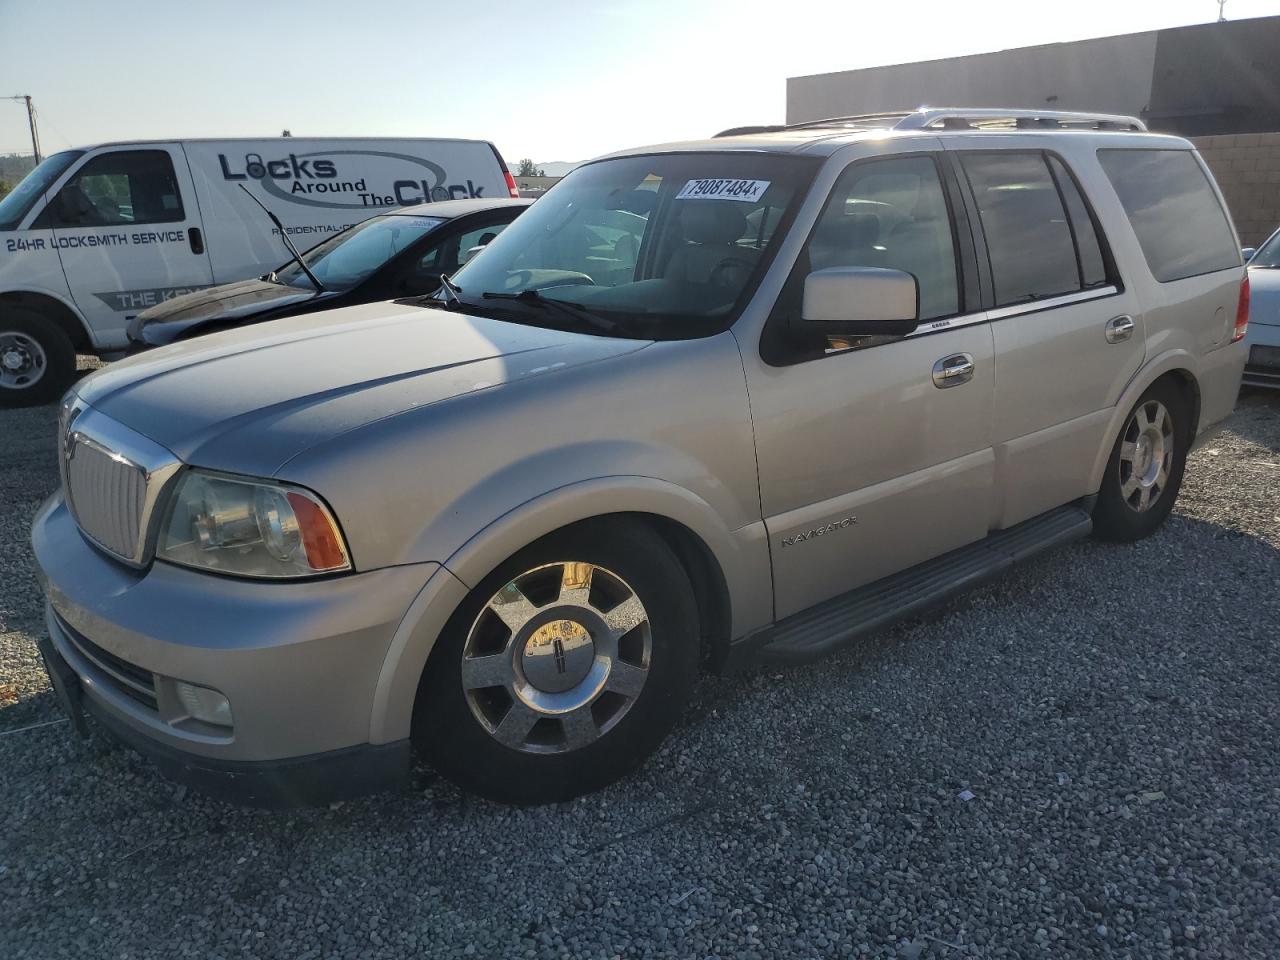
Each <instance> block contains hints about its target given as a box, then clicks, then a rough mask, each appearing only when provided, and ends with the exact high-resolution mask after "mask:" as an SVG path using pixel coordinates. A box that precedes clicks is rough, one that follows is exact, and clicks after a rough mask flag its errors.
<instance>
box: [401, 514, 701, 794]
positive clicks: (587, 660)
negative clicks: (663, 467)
mask: <svg viewBox="0 0 1280 960" xmlns="http://www.w3.org/2000/svg"><path fill="white" fill-rule="evenodd" d="M698 637H699V631H698V621H697V604H696V602H695V599H694V596H693V589H692V587H691V586H690V583H689V579H688V577H687V576H686V575H685V572H684V569H683V567H682V566H681V564H680V561H679V560H678V558H677V557H676V556H675V554H674V553H673V552H672V551H671V549H670V547H668V546H667V545H666V543H665V542H664V541H663V540H662V538H661V537H659V536H658V535H657V534H656V533H654V532H653V531H652V530H650V529H649V528H647V527H644V526H641V525H639V524H635V523H631V522H627V521H623V520H612V519H611V520H602V521H595V522H591V523H586V524H582V525H579V526H577V527H574V528H570V529H569V530H565V531H562V532H560V533H557V534H552V535H551V536H548V537H546V538H544V539H543V540H540V541H538V542H537V543H535V544H533V545H532V546H530V547H527V548H526V549H524V550H522V551H520V552H519V553H518V554H516V555H515V556H513V557H512V558H511V559H510V560H508V561H507V562H506V563H504V564H503V565H502V566H500V567H499V568H498V569H497V570H496V571H494V573H493V574H491V575H490V576H489V577H488V578H486V580H485V581H484V582H483V583H481V584H480V586H479V587H478V588H477V589H476V590H474V591H473V592H472V593H471V595H470V596H469V597H468V598H467V600H466V601H465V602H464V603H463V604H462V606H461V607H460V608H459V609H458V611H457V612H456V613H455V614H454V616H453V617H452V618H451V619H450V621H449V623H448V625H447V626H446V627H445V630H444V632H443V633H442V634H441V636H440V640H439V641H438V644H437V648H436V650H435V651H434V652H433V653H432V656H431V660H430V662H429V663H428V665H427V670H426V672H425V673H424V675H423V678H422V682H421V684H420V686H419V692H418V702H417V706H416V708H415V711H414V740H415V743H416V744H417V746H418V749H419V750H420V751H421V752H422V753H423V754H424V755H425V757H426V758H427V759H428V760H429V761H430V762H431V763H432V765H434V766H435V767H436V769H438V770H439V771H440V772H441V773H443V774H444V775H446V776H447V777H449V778H450V779H451V780H453V781H454V782H455V783H457V784H459V785H460V786H462V787H464V788H465V789H468V790H471V791H473V792H475V793H479V794H481V795H483V796H486V797H489V798H490V799H494V800H500V801H504V802H512V803H547V802H553V801H558V800H567V799H569V798H571V797H575V796H578V795H580V794H583V793H588V792H590V791H592V790H597V789H599V788H601V787H603V786H605V785H607V784H609V783H612V782H613V781H615V780H617V779H619V778H621V777H623V776H625V775H626V774H628V773H630V772H631V771H633V770H634V769H636V768H637V767H639V766H640V764H641V763H642V762H643V761H644V760H645V758H647V757H648V756H649V755H650V754H651V753H652V752H653V751H654V750H656V749H657V748H658V745H659V744H660V743H661V742H662V740H663V738H664V737H665V736H666V735H667V733H668V732H669V731H670V730H671V728H672V726H674V724H675V722H676V720H677V719H678V717H679V715H680V711H681V709H682V708H683V707H684V705H685V703H686V702H687V700H688V697H689V693H690V690H691V688H692V684H693V679H694V676H695V674H696V672H697V667H698V659H699V653H698Z"/></svg>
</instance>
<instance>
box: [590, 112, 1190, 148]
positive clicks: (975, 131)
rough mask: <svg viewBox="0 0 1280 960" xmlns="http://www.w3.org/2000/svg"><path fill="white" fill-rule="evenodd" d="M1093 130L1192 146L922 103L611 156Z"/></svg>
mask: <svg viewBox="0 0 1280 960" xmlns="http://www.w3.org/2000/svg"><path fill="white" fill-rule="evenodd" d="M997 133H999V134H1017V135H1023V136H1025V135H1034V134H1042V135H1043V134H1053V135H1067V134H1069V135H1071V136H1072V137H1078V136H1084V135H1092V136H1094V137H1097V138H1099V140H1105V141H1106V142H1109V143H1112V144H1116V142H1117V140H1120V141H1124V140H1129V141H1131V142H1132V143H1133V144H1134V145H1136V144H1139V143H1140V144H1143V145H1146V146H1152V145H1155V143H1158V144H1159V145H1160V146H1162V147H1166V148H1168V147H1175V148H1180V149H1192V146H1191V144H1190V143H1189V142H1188V141H1186V140H1184V139H1182V138H1181V137H1175V136H1170V135H1166V134H1158V133H1150V132H1148V131H1147V127H1146V124H1144V123H1143V122H1142V121H1141V120H1139V119H1138V118H1137V117H1128V116H1122V115H1119V114H1097V113H1074V112H1067V111H1049V110H1003V109H992V108H986V107H974V108H963V107H947V108H921V109H920V110H915V111H910V112H907V111H902V112H894V113H881V114H865V115H859V116H850V117H830V118H827V119H824V120H810V121H806V122H803V123H793V124H778V125H768V126H747V127H734V128H731V129H729V130H724V131H722V132H720V133H718V134H716V135H715V136H713V137H710V138H707V139H705V140H690V141H684V142H679V143H666V144H659V145H656V146H652V147H647V148H644V149H640V150H625V151H619V152H618V153H614V154H610V156H628V155H634V154H637V153H666V152H685V151H688V152H694V151H705V152H720V151H748V152H765V153H800V154H810V155H818V156H829V155H830V154H832V153H834V152H835V151H836V150H838V149H840V148H841V147H844V146H847V145H849V144H851V143H856V142H859V141H863V140H873V139H874V140H883V139H885V138H886V137H919V136H930V137H939V136H946V137H947V138H948V139H951V138H952V137H953V136H957V135H960V136H965V137H966V138H967V137H970V136H975V137H976V136H986V135H989V134H997Z"/></svg>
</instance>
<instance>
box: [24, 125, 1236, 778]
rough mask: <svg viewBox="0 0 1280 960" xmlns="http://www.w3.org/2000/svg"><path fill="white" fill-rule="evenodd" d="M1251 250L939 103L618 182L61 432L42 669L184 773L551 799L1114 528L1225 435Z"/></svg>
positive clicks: (1203, 199) (1196, 170)
mask: <svg viewBox="0 0 1280 960" xmlns="http://www.w3.org/2000/svg"><path fill="white" fill-rule="evenodd" d="M1246 292H1247V286H1246V279H1245V269H1244V267H1243V264H1242V262H1241V257H1240V247H1239V244H1238V242H1237V240H1236V238H1235V235H1234V231H1233V228H1232V226H1231V223H1230V221H1229V219H1228V217H1227V214H1226V213H1225V211H1224V207H1223V204H1222V199H1221V196H1220V195H1219V193H1218V190H1217V189H1216V187H1215V186H1214V184H1213V181H1212V179H1211V178H1210V176H1209V174H1208V172H1207V170H1206V169H1205V167H1204V164H1203V163H1202V162H1201V160H1200V158H1199V157H1198V156H1197V154H1196V153H1195V151H1194V150H1193V149H1192V147H1191V145H1190V144H1189V143H1187V142H1186V141H1185V140H1181V139H1177V138H1174V137H1168V136H1157V135H1153V134H1149V133H1146V132H1145V131H1144V129H1143V127H1142V124H1141V123H1140V122H1139V121H1137V120H1134V119H1132V118H1125V117H1111V116H1091V115H1080V114H1058V113H1054V114H1050V113H1035V114H1019V113H1016V112H1009V111H977V110H950V111H936V110H935V111H922V112H917V113H913V114H908V115H894V116H878V117H857V118H844V119H836V120H828V121H823V122H821V123H814V124H805V125H803V126H800V127H794V126H793V127H786V128H755V129H748V130H741V131H731V132H730V133H729V135H724V136H721V137H717V138H713V139H710V140H706V141H701V142H696V143H682V144H674V145H667V146H660V147H653V148H649V149H644V150H635V151H629V152H626V153H621V154H616V155H614V156H610V157H606V158H603V159H601V160H597V161H595V162H592V163H589V164H586V165H585V166H582V167H580V168H579V169H577V170H575V171H574V172H573V173H572V174H570V175H569V176H568V177H567V178H566V179H565V180H564V181H563V182H562V183H561V184H559V185H558V186H557V187H556V188H555V189H554V190H552V191H551V192H550V193H549V194H548V195H547V196H546V197H544V198H543V199H540V200H539V201H538V202H537V203H536V204H534V205H533V206H532V207H531V208H530V209H529V210H528V211H527V212H526V213H525V214H524V215H523V216H522V217H521V218H520V219H519V220H517V221H516V222H515V223H514V224H513V225H512V226H511V227H509V228H508V229H507V230H506V231H505V232H503V233H502V234H501V235H500V236H499V237H498V238H497V239H496V240H494V241H493V243H492V244H491V245H490V246H489V247H488V248H487V249H486V250H485V251H484V252H483V253H482V254H480V255H479V256H477V257H476V258H475V259H474V260H472V261H471V262H470V263H468V264H467V265H466V266H465V267H463V268H462V269H461V270H460V271H459V272H458V273H457V274H456V275H455V276H454V277H453V278H452V280H451V281H448V282H446V284H445V286H444V287H443V288H442V289H441V290H440V291H439V292H438V293H437V294H435V295H433V296H431V297H427V298H422V299H415V300H402V301H398V302H395V303H379V304H371V305H365V306H358V307H352V308H349V309H344V310H335V311H331V312H329V313H326V314H323V315H315V316H305V317H297V318H291V319H285V320H280V321H276V322H273V323H269V324H265V325H262V326H258V327H254V328H251V329H246V330H242V331H230V332H227V333H221V334H216V335H213V336H210V337H207V338H203V339H199V340H196V341H193V342H190V343H184V344H178V345H175V346H172V347H166V348H163V349H160V350H157V351H154V352H152V353H149V354H146V355H144V356H140V357H137V358H135V359H132V360H128V361H125V362H122V363H118V364H115V365H114V366H111V367H108V368H106V369H104V370H102V371H100V372H98V373H96V374H94V375H93V376H90V377H88V378H86V379H85V380H84V381H83V382H82V383H80V384H79V385H78V386H77V387H76V388H75V390H74V391H73V392H72V393H70V394H69V395H68V396H67V397H66V400H65V401H64V403H63V409H62V416H61V434H60V438H59V444H60V453H61V464H62V490H61V492H59V493H57V494H55V495H54V496H53V497H52V498H51V499H50V500H49V501H48V503H46V504H45V505H44V506H43V508H42V509H41V510H40V512H39V515H38V516H37V518H36V521H35V526H34V530H33V535H32V536H33V542H34V548H35V555H36V558H37V561H38V564H39V567H40V570H41V572H42V579H43V583H44V587H45V590H46V592H47V595H48V628H49V636H48V638H47V640H46V641H44V643H43V652H44V656H45V658H46V662H47V664H48V667H49V670H50V674H51V677H52V679H53V682H54V685H55V687H56V689H57V691H58V693H59V696H60V698H61V700H62V702H63V704H64V706H65V708H66V709H68V710H69V711H70V712H71V714H72V716H73V717H75V718H77V720H79V718H80V717H81V716H82V715H83V713H84V712H85V711H87V712H88V713H91V714H93V715H94V716H96V717H97V718H98V720H99V721H100V722H101V724H102V725H103V726H105V727H106V728H108V729H109V730H111V731H114V732H115V733H116V734H118V735H119V736H120V737H122V738H123V739H125V740H126V741H128V742H130V743H132V744H134V745H136V746H137V747H138V748H139V749H141V750H143V751H144V752H146V753H148V754H150V755H151V756H153V757H154V758H155V759H156V760H157V761H158V762H159V763H160V765H161V766H162V768H163V769H165V770H166V771H168V772H169V773H170V774H171V775H173V776H177V777H181V778H184V779H186V780H188V781H192V782H194V783H196V784H197V785H199V786H201V787H203V788H205V789H208V790H215V791H221V792H223V793H229V794H233V795H235V796H238V797H240V798H242V799H245V800H249V801H253V802H258V803H273V802H300V801H314V800H318V799H321V798H325V797H330V798H331V797H336V796H344V795H350V794H353V793H357V792H361V791H366V790H369V789H373V788H379V787H385V786H388V785H393V784H400V783H403V782H405V780H406V779H407V775H408V772H409V769H410V758H411V750H412V748H416V749H417V751H418V752H419V753H420V754H421V755H422V756H424V757H425V758H426V759H427V760H428V761H429V762H430V763H432V764H434V766H435V767H436V768H437V769H439V770H440V771H442V772H443V773H445V774H447V775H448V776H449V777H451V778H453V779H454V780H456V781H457V782H458V783H460V784H462V785H463V786H465V787H466V788H468V789H471V790H474V791H477V792H479V793H482V794H485V795H487V796H490V797H494V798H499V799H502V800H508V801H516V802H539V801H550V800H558V799H562V798H567V797H571V796H574V795H576V794H580V793H582V792H584V791H588V790H592V789H595V788H598V787H600V786H602V785H604V784H607V783H609V782H611V781H613V780H615V779H617V778H619V777H621V776H623V775H625V774H626V773H628V772H629V771H631V770H634V769H635V768H636V767H637V766H638V765H639V764H640V763H641V762H642V761H643V760H644V758H645V757H646V756H647V755H648V754H650V753H651V752H652V751H653V750H655V749H656V748H657V747H658V745H659V744H660V743H661V742H662V740H663V738H664V737H665V736H666V735H667V733H668V732H669V731H670V730H671V728H672V725H673V723H674V722H675V720H676V719H677V717H678V716H679V714H680V712H681V710H682V708H683V707H684V706H685V703H686V699H687V697H688V695H689V692H690V687H691V685H692V683H693V680H694V677H695V675H696V674H697V672H698V671H699V670H700V669H703V668H710V669H721V670H723V669H726V668H729V667H732V666H734V665H735V664H738V663H741V662H744V661H746V660H748V659H750V658H753V657H763V658H770V659H773V660H778V661H788V662H795V661H801V660H807V659H810V658H813V657H817V656H819V655H821V654H824V653H826V652H827V651H829V650H831V649H833V648H835V647H837V646H839V645H841V644H843V643H847V642H849V641H850V640H852V639H853V638H855V637H857V636H859V635H860V634H863V633H865V632H866V631H869V630H872V629H875V628H877V627H880V626H882V625H884V624H885V623H887V622H889V621H891V620H893V619H895V618H898V617H902V616H904V615H907V614H910V613H913V612H915V611H917V610H919V609H921V608H922V607H923V606H925V605H926V604H931V603H935V602H937V601H939V600H940V599H942V598H944V597H946V596H948V595H949V594H951V593H953V592H954V591H956V590H958V589H961V588H963V587H966V586H968V585H970V584H972V583H974V582H975V581H976V580H977V579H979V578H981V577H983V576H987V575H991V574H995V573H998V572H999V571H1002V570H1004V569H1006V568H1008V567H1009V566H1010V565H1011V564H1013V563H1015V562H1017V561H1019V560H1022V559H1024V558H1026V557H1028V556H1031V555H1033V554H1035V553H1037V552H1039V551H1041V550H1044V549H1046V548H1049V547H1051V546H1053V545H1055V544H1060V543H1063V542H1064V541H1067V540H1071V539H1073V538H1076V537H1083V536H1085V535H1086V534H1088V533H1089V532H1090V531H1092V532H1093V534H1094V535H1095V536H1100V537H1103V538H1106V539H1110V540H1118V541H1126V540H1134V539H1136V538H1139V537H1144V536H1146V535H1148V534H1150V533H1151V532H1152V531H1153V530H1155V529H1156V527H1157V526H1159V524H1160V523H1161V522H1162V521H1163V520H1164V518H1165V517H1166V516H1167V515H1168V513H1169V511H1170V509H1171V508H1172V506H1173V502H1174V498H1175V497H1176V496H1177V494H1178V487H1179V484H1180V482H1181V480H1182V472H1183V467H1184V464H1185V462H1186V455H1187V451H1188V449H1189V447H1190V446H1191V444H1192V442H1193V439H1194V438H1195V437H1196V436H1197V434H1199V433H1202V432H1203V431H1204V430H1205V429H1206V428H1207V427H1208V426H1210V425H1211V424H1213V423H1215V422H1216V421H1218V420H1221V419H1222V418H1223V417H1225V416H1226V415H1227V413H1228V412H1229V411H1230V410H1231V408H1232V406H1233V404H1234V401H1235V397H1236V392H1237V389H1238V387H1239V384H1240V377H1241V370H1242V368H1243V365H1244V360H1245V352H1244V346H1243V344H1242V343H1241V342H1240V340H1241V337H1242V336H1243V333H1244V326H1245V321H1246V319H1247V296H1246Z"/></svg>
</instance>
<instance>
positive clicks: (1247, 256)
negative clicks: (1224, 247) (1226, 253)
mask: <svg viewBox="0 0 1280 960" xmlns="http://www.w3.org/2000/svg"><path fill="white" fill-rule="evenodd" d="M1257 252H1258V248H1257V247H1241V248H1240V256H1241V257H1243V258H1244V262H1245V263H1248V262H1249V261H1250V260H1252V259H1253V255H1254V254H1255V253H1257Z"/></svg>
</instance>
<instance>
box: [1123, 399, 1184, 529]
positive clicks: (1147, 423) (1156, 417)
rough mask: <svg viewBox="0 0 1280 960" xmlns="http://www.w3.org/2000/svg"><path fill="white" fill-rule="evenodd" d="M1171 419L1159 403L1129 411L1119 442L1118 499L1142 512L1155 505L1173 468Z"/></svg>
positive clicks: (1147, 402)
mask: <svg viewBox="0 0 1280 960" xmlns="http://www.w3.org/2000/svg"><path fill="white" fill-rule="evenodd" d="M1173 449H1174V435H1173V417H1171V416H1170V415H1169V411H1168V410H1167V409H1165V405H1164V404H1163V403H1161V402H1160V401H1159V400H1148V401H1146V402H1145V403H1143V404H1141V405H1140V406H1139V407H1138V409H1136V410H1134V411H1133V414H1132V415H1131V416H1130V417H1129V422H1128V423H1126V424H1125V427H1124V433H1123V434H1122V436H1121V439H1120V461H1119V470H1120V496H1121V498H1122V499H1123V500H1124V502H1125V503H1126V504H1128V506H1129V508H1130V509H1132V510H1134V511H1136V512H1138V513H1144V512H1146V511H1147V510H1149V509H1151V507H1152V506H1154V505H1155V503H1156V501H1158V500H1159V499H1160V496H1161V494H1163V493H1164V490H1165V487H1166V486H1167V485H1168V483H1169V473H1170V471H1171V470H1172V469H1173Z"/></svg>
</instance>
